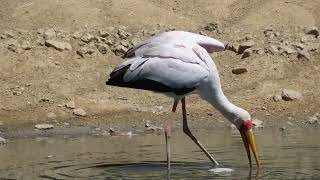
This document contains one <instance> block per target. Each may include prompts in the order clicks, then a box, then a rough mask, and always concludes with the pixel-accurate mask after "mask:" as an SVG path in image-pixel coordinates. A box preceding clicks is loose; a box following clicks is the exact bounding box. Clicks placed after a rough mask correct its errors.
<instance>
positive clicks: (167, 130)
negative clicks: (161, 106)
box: [164, 100, 179, 169]
mask: <svg viewBox="0 0 320 180" xmlns="http://www.w3.org/2000/svg"><path fill="white" fill-rule="evenodd" d="M178 102H179V101H177V100H175V101H174V103H173V106H172V112H176V109H177V105H178ZM164 135H165V137H166V152H167V168H168V169H170V157H171V153H170V137H171V120H170V119H169V120H166V122H165V127H164Z"/></svg>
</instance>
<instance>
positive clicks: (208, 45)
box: [124, 31, 225, 57]
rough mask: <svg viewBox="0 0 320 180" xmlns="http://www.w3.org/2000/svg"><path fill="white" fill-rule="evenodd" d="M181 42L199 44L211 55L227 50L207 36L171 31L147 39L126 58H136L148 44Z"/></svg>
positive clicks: (131, 50)
mask: <svg viewBox="0 0 320 180" xmlns="http://www.w3.org/2000/svg"><path fill="white" fill-rule="evenodd" d="M179 40H182V41H189V42H192V43H197V44H198V45H200V46H201V47H203V48H205V49H206V51H207V52H209V53H212V52H218V51H223V50H224V48H225V47H224V44H223V43H222V42H220V41H218V40H216V39H213V38H210V37H207V36H203V35H200V34H195V33H191V32H184V31H170V32H164V33H161V34H159V35H157V36H154V37H151V38H150V39H147V40H145V41H144V42H142V43H140V44H138V45H136V46H135V47H133V48H131V49H129V50H128V52H127V53H126V54H125V56H124V57H134V56H136V51H137V50H138V49H140V48H143V47H144V46H147V45H148V44H152V43H156V42H158V43H171V42H174V41H179Z"/></svg>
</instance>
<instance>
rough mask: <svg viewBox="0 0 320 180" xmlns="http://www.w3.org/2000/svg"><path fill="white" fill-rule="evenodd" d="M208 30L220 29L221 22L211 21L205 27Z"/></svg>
mask: <svg viewBox="0 0 320 180" xmlns="http://www.w3.org/2000/svg"><path fill="white" fill-rule="evenodd" d="M204 29H205V30H207V31H215V30H218V29H219V23H209V24H208V25H206V26H205V27H204Z"/></svg>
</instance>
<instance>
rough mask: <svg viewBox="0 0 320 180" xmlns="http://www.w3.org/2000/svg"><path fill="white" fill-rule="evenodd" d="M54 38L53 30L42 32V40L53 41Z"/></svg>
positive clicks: (54, 32)
mask: <svg viewBox="0 0 320 180" xmlns="http://www.w3.org/2000/svg"><path fill="white" fill-rule="evenodd" d="M55 37H56V31H55V30H54V29H52V28H51V29H47V30H46V31H45V32H44V39H46V40H50V39H54V38H55Z"/></svg>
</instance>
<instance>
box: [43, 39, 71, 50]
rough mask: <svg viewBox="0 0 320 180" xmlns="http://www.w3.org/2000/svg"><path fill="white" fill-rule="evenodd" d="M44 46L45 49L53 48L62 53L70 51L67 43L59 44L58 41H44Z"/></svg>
mask: <svg viewBox="0 0 320 180" xmlns="http://www.w3.org/2000/svg"><path fill="white" fill-rule="evenodd" d="M45 45H46V46H47V47H53V48H55V49H56V50H58V51H63V50H68V51H70V50H72V46H71V45H70V44H69V43H67V42H59V41H55V40H46V41H45Z"/></svg>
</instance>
